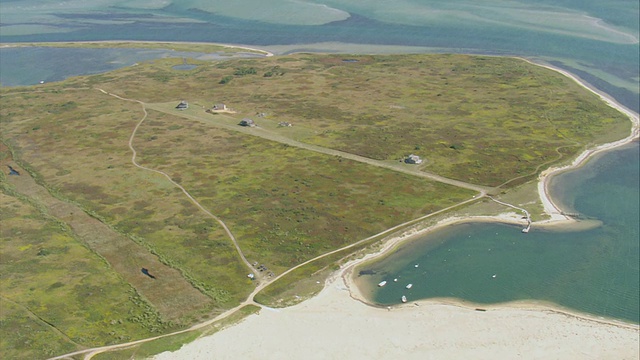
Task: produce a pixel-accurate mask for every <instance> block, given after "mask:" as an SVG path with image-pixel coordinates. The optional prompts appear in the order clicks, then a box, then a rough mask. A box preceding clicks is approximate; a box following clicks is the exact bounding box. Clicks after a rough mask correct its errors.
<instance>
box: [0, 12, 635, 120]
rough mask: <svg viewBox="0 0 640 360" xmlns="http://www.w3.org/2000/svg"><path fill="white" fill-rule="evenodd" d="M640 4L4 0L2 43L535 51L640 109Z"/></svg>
mask: <svg viewBox="0 0 640 360" xmlns="http://www.w3.org/2000/svg"><path fill="white" fill-rule="evenodd" d="M638 9H639V5H638V1H635V0H617V1H606V2H603V1H597V0H553V1H552V0H527V1H524V0H520V1H518V0H511V1H507V0H486V1H482V2H477V1H470V0H451V1H436V0H405V1H402V2H396V1H394V2H391V1H388V2H381V1H377V0H376V1H374V0H323V1H315V2H314V1H290V0H268V1H258V0H242V1H233V2H230V1H222V0H181V1H171V0H134V1H123V0H100V1H92V2H88V1H64V2H53V1H49V0H20V1H15V0H13V1H12V0H3V1H0V24H1V25H0V41H1V42H20V41H30V42H34V41H70V40H78V41H79V40H122V39H127V40H158V41H205V42H220V43H231V44H246V45H257V46H265V47H268V46H272V45H294V46H299V47H300V48H301V49H310V48H313V46H309V45H310V44H316V43H323V42H342V43H354V44H364V45H367V46H368V49H370V51H372V52H373V51H375V49H376V48H377V47H379V46H384V45H394V46H399V45H400V46H418V47H424V48H430V49H433V51H438V52H442V51H445V52H469V53H490V54H509V55H518V56H529V57H535V58H537V59H539V60H544V61H554V62H555V63H556V64H558V65H559V66H561V67H566V68H571V69H572V70H574V71H575V72H578V71H580V72H582V73H583V74H584V75H585V76H588V77H589V80H590V82H591V83H593V84H594V85H595V86H597V87H598V88H599V89H601V90H603V91H604V92H606V93H610V94H614V95H615V96H616V99H617V100H618V101H619V102H621V103H623V104H624V105H625V106H627V107H628V108H630V109H632V110H634V111H636V112H637V111H638V110H639V109H640V100H638V94H639V93H640V91H639V90H638V81H639V79H640V70H639V69H638V67H639V66H638V64H639V57H640V55H639V47H638V36H639V32H640V31H639V30H638V28H639V25H638V22H639V20H638V19H639V17H640V16H639V14H638V12H639V10H638ZM0 65H2V66H3V68H6V69H9V66H8V65H4V64H0ZM24 66H25V67H28V66H30V63H26V64H24ZM5 71H8V70H5ZM3 72H4V71H3Z"/></svg>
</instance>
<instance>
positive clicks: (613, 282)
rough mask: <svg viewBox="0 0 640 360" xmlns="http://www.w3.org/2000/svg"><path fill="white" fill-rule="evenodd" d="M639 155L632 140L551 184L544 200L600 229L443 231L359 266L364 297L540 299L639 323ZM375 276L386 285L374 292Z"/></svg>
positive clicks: (484, 226)
mask: <svg viewBox="0 0 640 360" xmlns="http://www.w3.org/2000/svg"><path fill="white" fill-rule="evenodd" d="M639 155H640V148H639V146H638V142H634V143H632V144H630V145H628V146H625V147H623V148H621V149H619V150H615V151H611V152H607V153H605V154H603V155H601V156H599V157H598V158H597V159H592V160H591V161H589V162H588V163H587V164H586V165H585V166H583V167H581V168H580V169H578V170H574V171H571V172H567V173H564V174H561V175H559V176H557V177H556V178H554V181H553V189H552V190H551V192H552V196H554V198H558V199H560V202H561V203H563V204H564V205H566V206H567V207H568V208H569V209H572V210H573V211H577V212H579V213H581V214H582V215H583V216H585V217H587V218H591V219H598V220H601V221H602V222H603V225H602V226H601V227H598V228H595V229H592V230H588V231H580V232H552V231H542V230H539V229H536V228H535V227H533V228H532V230H531V232H530V233H528V234H523V233H521V232H520V230H521V228H520V227H514V226H510V225H502V224H491V223H466V224H461V225H455V226H450V227H447V228H445V229H443V230H440V231H437V232H434V233H432V234H429V235H428V236H425V237H424V238H422V239H419V240H417V241H415V242H413V243H412V244H410V245H408V246H406V247H403V248H400V249H399V250H397V251H396V252H395V253H394V254H392V255H390V256H389V257H387V258H386V259H384V260H382V261H380V262H378V263H376V264H372V265H371V266H370V267H368V268H367V269H368V270H374V271H376V275H367V276H365V278H368V279H366V280H365V281H366V282H367V283H368V284H369V286H368V288H370V289H371V291H370V293H369V296H370V297H371V299H372V300H373V301H375V302H376V303H379V304H383V305H388V304H397V303H400V298H401V296H402V295H405V296H406V297H407V299H408V300H409V301H412V300H417V299H428V298H457V299H462V300H465V301H470V302H473V303H480V304H495V303H502V302H508V301H517V300H527V301H540V302H545V303H552V304H555V305H559V306H561V307H564V308H567V309H571V310H573V311H579V312H586V313H591V314H596V315H599V316H606V317H611V318H617V319H623V320H626V321H630V322H634V323H638V322H639V321H640V303H639V294H640V288H639V286H640V285H639V284H640V271H639V266H640V249H639V242H640V230H639V222H638V219H639V218H640V195H639V193H640V192H639V191H638V181H639V180H638V179H639V176H640V174H639V172H640V165H639V164H640V156H639ZM416 264H417V265H418V267H416ZM363 276H364V275H363ZM365 278H363V279H365ZM393 279H398V281H397V282H394V281H393ZM382 280H386V281H387V282H388V283H387V285H386V286H384V287H376V286H375V284H377V283H378V282H380V281H382ZM409 283H411V284H413V286H412V287H411V289H409V290H408V289H406V285H407V284H409Z"/></svg>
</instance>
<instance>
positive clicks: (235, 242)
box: [98, 89, 262, 282]
mask: <svg viewBox="0 0 640 360" xmlns="http://www.w3.org/2000/svg"><path fill="white" fill-rule="evenodd" d="M98 90H100V91H101V92H102V93H104V94H107V95H110V96H113V97H115V98H118V99H120V100H124V101H131V102H137V103H139V104H140V105H141V106H142V111H143V112H144V116H143V117H142V119H141V120H140V121H139V122H138V124H136V127H135V128H134V129H133V132H132V133H131V137H129V149H131V152H132V153H133V155H131V163H132V164H133V165H134V166H135V167H137V168H139V169H142V170H146V171H151V172H154V173H156V174H160V175H162V176H164V177H165V178H166V179H167V180H168V181H169V182H170V183H172V184H173V185H174V186H175V187H177V188H178V189H180V190H181V191H182V193H183V194H184V195H185V196H186V197H187V198H189V200H190V201H191V202H192V203H193V204H194V205H195V206H197V207H198V209H200V210H201V211H202V212H204V213H205V214H207V216H209V217H210V218H212V219H214V220H215V221H216V222H217V223H218V224H220V226H222V228H223V229H224V231H225V232H226V233H227V236H229V239H230V240H231V242H232V243H233V246H234V247H235V248H236V251H237V253H238V255H239V256H240V258H241V259H242V261H243V262H244V263H245V265H246V266H247V268H248V269H250V270H251V272H253V267H252V266H251V263H250V262H249V261H248V260H247V258H246V257H245V256H244V253H243V252H242V249H240V246H239V245H238V241H237V240H236V237H235V236H234V235H233V233H232V232H231V230H230V229H229V227H228V226H227V224H225V223H224V221H222V220H221V219H220V218H219V217H217V216H215V215H213V214H212V213H211V212H210V211H209V210H207V209H205V208H204V206H202V205H201V204H200V203H199V202H198V201H197V200H196V199H195V198H194V197H193V196H191V194H189V192H188V191H187V190H186V189H185V188H184V187H182V185H180V184H178V183H177V182H175V181H174V180H173V179H172V178H171V176H169V175H168V174H167V173H165V172H162V171H160V170H156V169H152V168H148V167H146V166H142V165H140V164H138V162H136V155H137V152H136V149H135V148H134V146H133V141H134V139H135V136H136V132H137V131H138V128H140V126H141V125H142V123H143V122H144V121H145V120H146V119H147V116H148V113H147V109H146V106H145V103H143V102H142V101H139V100H134V99H126V98H123V97H121V96H118V95H116V94H111V93H108V92H106V91H104V90H102V89H98ZM261 280H262V279H261V278H260V275H259V274H257V275H256V281H257V282H260V281H261Z"/></svg>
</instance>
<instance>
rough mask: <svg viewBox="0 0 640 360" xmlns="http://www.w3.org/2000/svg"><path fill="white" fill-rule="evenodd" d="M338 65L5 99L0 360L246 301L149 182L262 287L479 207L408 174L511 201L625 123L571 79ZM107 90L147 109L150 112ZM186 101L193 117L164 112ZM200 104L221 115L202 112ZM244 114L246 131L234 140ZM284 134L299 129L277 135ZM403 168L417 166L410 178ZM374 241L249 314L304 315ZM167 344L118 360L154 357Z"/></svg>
mask: <svg viewBox="0 0 640 360" xmlns="http://www.w3.org/2000/svg"><path fill="white" fill-rule="evenodd" d="M134 45H137V44H134ZM194 51H195V50H194ZM342 59H343V57H338V56H331V55H309V54H299V55H292V56H287V57H270V58H264V59H256V60H246V59H242V60H228V61H224V62H214V63H210V62H203V61H196V60H190V61H189V62H190V63H197V64H199V66H198V67H197V68H196V69H194V70H190V71H188V72H185V71H176V70H173V69H172V66H174V65H177V64H180V63H182V59H161V60H155V61H151V62H148V63H144V64H141V65H139V66H136V67H135V68H124V69H121V70H118V71H114V72H110V73H107V74H100V75H94V76H84V77H77V78H73V79H69V80H67V81H64V82H61V83H51V84H46V85H42V86H38V87H37V88H28V87H26V88H10V89H4V88H3V89H0V96H1V97H2V102H3V106H2V108H0V125H1V127H2V133H1V137H2V138H1V140H2V142H3V143H4V144H6V146H7V147H3V148H2V152H1V153H2V154H3V155H2V157H0V160H1V161H2V165H3V168H4V169H5V170H4V173H5V174H6V173H8V170H7V166H6V165H8V164H11V165H12V166H15V167H17V168H19V169H20V170H21V172H22V174H21V175H20V176H11V177H9V176H4V177H2V179H1V180H2V182H1V184H2V189H3V195H2V196H3V199H7V200H6V201H3V202H2V203H1V204H0V205H1V206H2V218H1V220H2V227H1V229H0V230H1V232H0V234H1V235H2V240H3V244H2V246H3V248H2V249H1V250H2V253H3V257H2V259H1V260H0V266H1V268H0V270H1V272H2V277H1V278H0V279H1V280H0V286H1V289H2V296H3V297H2V299H0V300H2V305H3V309H8V310H7V311H6V312H3V313H2V315H1V316H2V321H1V322H0V330H1V331H2V332H3V333H11V336H10V337H8V338H5V339H2V341H0V346H2V347H1V348H0V350H1V351H2V352H3V353H5V352H8V353H10V354H12V355H14V354H15V356H14V357H17V358H20V357H23V358H42V357H46V356H50V355H51V354H61V353H64V352H67V351H70V350H73V349H77V348H79V347H85V346H94V345H99V344H108V343H118V342H123V341H126V340H130V339H139V338H144V337H147V336H150V335H152V334H160V333H166V332H168V331H170V330H174V329H184V328H186V327H188V326H190V325H192V324H194V323H198V322H201V321H203V320H206V319H209V318H211V317H212V316H214V315H216V314H219V313H221V312H223V311H224V310H227V309H230V308H232V307H234V306H237V305H238V304H239V303H240V302H241V301H243V300H245V299H246V297H247V296H248V294H250V293H251V292H252V291H253V290H254V289H255V283H254V282H252V281H251V280H250V279H249V278H248V277H247V274H248V273H249V272H255V273H258V272H259V271H258V270H256V269H248V268H247V267H246V266H245V264H244V263H243V262H242V261H241V258H240V256H239V255H238V253H237V251H236V249H235V247H234V245H233V243H232V241H231V240H230V238H229V236H228V235H227V234H226V232H225V231H224V229H223V228H222V226H221V225H220V224H219V223H218V222H216V221H215V219H214V218H212V217H211V216H209V215H208V214H206V213H205V212H204V211H202V210H201V209H200V208H199V207H198V206H197V205H196V204H194V203H193V202H192V201H191V200H190V199H189V198H188V197H187V196H186V195H185V194H184V193H183V192H182V190H180V189H179V188H178V187H176V186H175V185H174V184H173V183H172V182H170V181H169V180H168V179H167V177H165V176H164V175H163V174H161V173H158V172H157V171H160V172H163V173H165V174H167V176H168V177H170V178H171V179H172V181H175V182H176V183H178V184H180V185H181V186H182V187H184V188H185V190H186V191H187V192H188V193H189V194H190V195H191V196H193V198H195V199H196V200H197V202H198V203H200V204H201V205H202V206H203V207H204V208H206V209H207V211H209V212H211V213H212V214H214V215H215V216H217V217H219V218H220V219H221V220H222V221H224V223H225V224H226V225H227V226H228V227H229V229H230V230H231V232H232V233H233V234H234V236H235V237H236V238H237V241H238V244H239V246H240V248H241V249H242V252H243V253H244V255H245V256H246V257H247V259H248V260H249V262H251V263H258V264H261V265H264V266H265V267H267V268H268V270H265V271H263V272H260V274H261V275H262V276H263V277H264V278H265V279H270V278H272V277H274V276H277V275H278V274H281V273H282V272H284V271H286V270H287V269H290V268H291V267H293V266H295V265H297V264H300V263H302V262H305V261H307V260H309V259H312V258H315V257H317V256H319V255H322V254H325V253H327V252H330V251H332V250H336V249H339V248H341V247H344V246H347V245H350V244H353V243H355V242H357V241H359V240H362V239H364V238H367V237H370V236H372V235H375V234H377V233H379V232H381V231H384V230H385V229H388V228H390V227H393V226H396V225H398V224H401V223H404V222H407V221H410V220H412V219H415V218H418V217H421V216H423V215H425V214H430V213H433V212H435V211H437V210H440V209H444V208H447V207H449V206H452V205H455V204H457V203H460V202H462V201H464V200H468V199H470V198H472V196H474V195H476V194H475V193H474V192H472V191H470V190H466V189H462V188H460V187H456V186H453V185H446V184H443V183H440V182H435V181H433V180H429V179H427V178H425V177H420V176H414V175H416V174H417V171H418V170H419V169H420V170H424V171H428V172H432V173H436V174H438V175H442V176H446V177H450V178H455V179H459V180H462V181H466V182H468V183H472V184H478V185H487V186H496V185H499V184H503V183H506V182H509V181H510V182H509V183H508V185H506V186H505V187H504V189H502V190H506V189H507V188H510V187H514V186H515V185H517V184H521V183H524V182H526V181H528V180H530V179H533V178H535V177H536V175H537V174H538V172H539V171H540V170H542V169H543V168H545V167H547V166H549V165H551V164H554V163H560V162H563V161H567V160H568V159H569V158H571V156H574V155H575V154H576V153H577V152H579V151H581V150H582V149H584V148H585V147H587V146H591V145H593V144H595V143H600V142H605V141H611V140H614V139H616V138H621V137H623V136H625V135H626V134H627V133H628V131H629V127H630V124H629V121H628V119H626V118H625V117H624V116H623V115H621V114H619V113H618V112H617V111H615V110H613V109H611V108H609V107H608V106H606V105H605V104H603V103H602V102H601V101H600V100H599V99H598V98H596V97H595V96H593V95H592V94H590V93H588V92H587V91H586V90H584V89H582V88H580V87H579V86H577V85H576V84H574V83H573V82H572V81H570V80H568V79H566V78H564V77H563V76H561V75H558V74H556V73H554V72H552V71H549V70H546V69H542V68H539V67H536V66H533V65H530V64H527V63H525V62H523V61H521V60H517V59H506V58H491V57H472V56H454V55H429V56H426V55H407V56H399V55H397V56H396V55H394V56H349V59H351V60H357V61H349V62H345V61H343V60H342ZM258 74H263V75H262V76H260V75H258ZM250 75H258V76H250ZM225 78H227V79H228V80H227V81H225V83H224V84H222V83H218V80H217V79H225ZM231 79H233V81H230V80H231ZM101 90H104V91H105V92H107V93H113V94H116V95H118V96H121V97H123V98H128V99H134V100H138V101H142V102H144V103H146V104H147V105H146V106H145V109H144V110H145V111H143V105H142V104H140V103H138V102H135V101H127V100H123V99H119V98H116V97H114V96H110V95H108V94H107V93H105V92H103V91H101ZM151 90H152V91H151ZM180 100H186V101H188V102H189V104H190V106H189V109H187V110H184V111H177V110H175V105H176V104H177V103H178V102H179V101H180ZM214 103H225V104H226V105H227V106H229V107H230V108H232V109H233V110H234V111H235V113H221V114H218V115H216V116H212V115H211V114H209V113H206V112H205V109H208V108H210V107H211V104H214ZM145 112H146V113H147V115H146V118H145V119H144V122H142V123H141V125H140V127H139V128H138V130H137V132H136V134H135V137H134V138H133V141H132V145H133V147H134V148H135V150H136V154H137V155H136V161H137V162H138V163H140V164H141V165H142V166H144V167H146V168H149V169H153V170H154V171H149V170H145V169H140V168H137V167H135V166H134V165H133V164H132V162H131V156H132V152H131V150H130V148H129V139H130V137H131V135H132V132H133V130H134V128H135V127H136V125H137V124H138V123H139V122H140V121H141V120H142V119H143V117H144V116H145ZM255 114H260V116H259V118H258V117H254V115H255ZM264 114H266V115H264ZM247 116H249V117H254V119H255V121H256V123H257V124H258V128H244V127H239V126H237V124H238V121H239V120H240V119H242V118H244V117H247ZM284 121H286V122H289V123H291V124H293V126H292V127H288V126H287V127H282V126H278V123H280V122H284ZM253 135H260V136H253ZM294 140H295V141H294ZM319 147H323V149H325V150H327V151H325V152H324V153H322V152H319V151H317V150H318V149H319ZM336 150H340V151H342V152H343V153H341V154H342V155H345V154H357V155H360V156H362V157H364V160H363V159H362V158H360V159H359V161H356V160H354V159H351V158H348V157H345V156H341V155H339V154H338V153H337V152H336ZM331 151H333V153H335V154H334V155H331V154H333V153H332V152H331ZM411 153H414V154H417V155H419V156H420V157H422V158H423V159H425V162H424V163H423V164H421V165H407V164H404V163H403V162H402V159H403V158H404V157H405V156H407V155H408V154H411ZM367 159H374V160H377V162H376V161H373V160H371V161H366V160H367ZM381 164H384V165H385V166H386V167H382V166H375V165H381ZM390 168H391V169H390ZM393 169H397V170H401V171H394V170H393ZM418 175H419V174H418ZM372 242H374V241H372ZM370 245H371V243H368V244H361V245H360V246H359V247H358V248H352V249H349V250H347V251H341V252H339V253H336V254H333V255H331V256H327V257H325V258H322V259H321V260H318V261H316V262H312V263H310V264H308V265H306V266H304V267H301V268H300V269H297V270H296V271H294V272H292V273H291V274H289V275H288V276H286V277H283V278H282V279H279V280H278V281H277V282H275V283H274V284H273V285H272V286H269V287H267V288H265V289H264V290H263V291H262V292H261V293H260V294H259V295H258V296H257V297H256V300H258V301H260V302H262V303H265V304H271V305H277V306H282V305H285V304H290V303H293V302H295V301H299V300H300V298H305V297H306V296H309V294H312V293H314V292H315V291H318V290H319V289H320V287H321V284H322V283H323V280H324V277H325V276H326V274H327V273H329V272H330V271H332V269H334V268H335V264H336V263H337V262H339V261H341V259H344V258H345V257H347V256H348V255H349V254H351V253H353V252H354V251H356V250H360V249H362V248H363V247H365V246H370ZM5 254H6V255H5ZM141 268H147V269H149V272H150V273H152V274H153V275H154V276H155V277H156V278H155V279H152V278H150V277H148V276H145V275H144V274H142V273H141ZM45 269H47V270H46V271H45ZM271 273H273V274H271ZM18 281H20V284H28V286H24V285H23V286H17V284H18ZM318 282H320V284H318ZM96 294H99V296H96ZM296 296H298V297H299V298H296ZM5 304H6V305H5ZM41 319H44V320H46V321H42V320H41ZM16 329H20V331H16ZM56 329H57V330H56ZM194 336H196V335H195V334H184V335H180V336H176V337H175V341H174V340H172V341H171V342H167V343H164V344H175V346H178V345H179V344H181V343H183V342H185V341H190V340H191V339H192V338H193V337H194ZM45 343H46V344H50V345H47V346H49V347H45V346H44V344H45ZM162 343H163V342H162V341H158V342H153V343H150V344H148V345H142V346H139V347H136V348H134V349H130V350H123V351H122V352H121V354H126V356H125V357H131V356H138V355H140V356H142V355H141V354H147V353H153V352H154V351H162V350H159V349H160V348H162V347H158V346H160V345H159V344H162ZM34 344H36V345H34ZM162 346H164V345H162ZM171 346H174V345H171ZM171 346H170V347H169V348H171ZM146 347H149V348H150V349H149V350H145V349H146ZM27 348H28V349H29V350H27ZM21 351H27V352H25V353H22V352H21ZM28 351H32V352H28ZM115 354H117V353H114V354H112V355H110V354H105V355H101V356H106V357H105V358H109V356H117V355H115Z"/></svg>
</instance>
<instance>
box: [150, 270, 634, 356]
mask: <svg viewBox="0 0 640 360" xmlns="http://www.w3.org/2000/svg"><path fill="white" fill-rule="evenodd" d="M348 273H349V268H345V269H344V270H342V271H341V272H340V273H339V274H340V275H342V274H345V276H338V275H336V276H334V277H332V278H331V279H330V280H329V281H328V282H327V285H326V287H325V288H324V290H323V291H322V292H321V293H320V294H319V295H318V296H316V297H314V298H312V299H310V300H308V301H305V302H303V303H300V304H298V305H296V306H292V307H290V308H285V309H267V308H264V309H262V310H261V311H260V313H259V314H256V315H252V316H250V317H248V318H247V319H245V320H244V321H243V322H241V323H240V324H237V325H235V326H232V327H230V328H228V329H225V330H223V331H220V332H218V333H216V334H214V335H212V336H209V337H205V338H201V339H198V340H196V341H195V342H193V343H190V344H187V345H185V346H184V347H183V348H181V349H180V350H179V351H177V352H174V353H169V352H165V353H162V354H159V355H157V356H156V357H154V359H156V360H168V359H194V360H197V359H203V360H204V359H238V358H242V359H302V358H304V359H392V358H396V357H401V358H403V359H542V358H545V359H638V357H639V356H640V353H639V346H640V344H639V341H638V334H639V333H638V328H637V326H631V325H624V324H620V325H616V324H611V323H606V322H600V321H596V320H589V319H585V318H580V317H576V316H572V315H568V314H563V313H560V312H555V311H552V310H544V309H540V308H535V307H534V308H527V307H525V306H524V305H514V306H512V307H508V308H507V307H501V308H486V307H483V309H485V310H486V311H478V310H476V309H475V308H473V307H470V308H469V307H463V306H456V305H452V304H444V303H438V302H435V301H422V302H419V303H410V304H404V305H401V306H395V307H393V308H391V309H384V308H376V307H372V306H368V305H366V304H364V303H362V302H360V301H357V300H354V299H353V298H352V297H351V292H350V288H349V284H348V281H346V280H345V279H348V276H347V275H348Z"/></svg>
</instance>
